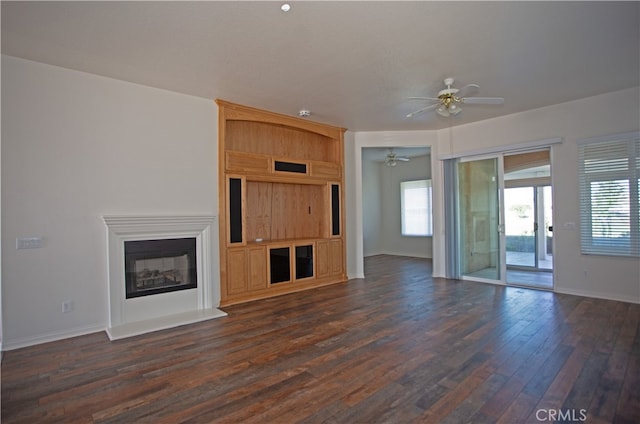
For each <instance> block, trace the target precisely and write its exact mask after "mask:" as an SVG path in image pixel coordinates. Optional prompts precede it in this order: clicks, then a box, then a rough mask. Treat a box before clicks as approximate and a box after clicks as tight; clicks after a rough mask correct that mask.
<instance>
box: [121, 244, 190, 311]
mask: <svg viewBox="0 0 640 424" xmlns="http://www.w3.org/2000/svg"><path fill="white" fill-rule="evenodd" d="M124 263H125V286H126V298H127V299H131V298H134V297H141V296H149V295H153V294H159V293H168V292H173V291H178V290H188V289H195V288H196V287H198V273H197V264H196V239H195V237H191V238H179V239H163V240H136V241H125V243H124Z"/></svg>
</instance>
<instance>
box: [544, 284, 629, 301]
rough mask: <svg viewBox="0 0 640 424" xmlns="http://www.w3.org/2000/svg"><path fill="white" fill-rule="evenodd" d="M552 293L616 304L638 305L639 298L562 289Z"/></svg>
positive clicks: (555, 289) (556, 289)
mask: <svg viewBox="0 0 640 424" xmlns="http://www.w3.org/2000/svg"><path fill="white" fill-rule="evenodd" d="M553 291H554V292H555V293H558V294H570V295H573V296H582V297H592V298H595V299H604V300H615V301H617V302H626V303H635V304H640V298H636V299H634V298H633V297H627V296H616V295H613V296H612V295H609V294H603V293H599V292H592V291H589V290H571V289H563V288H559V287H555V288H554V290H553Z"/></svg>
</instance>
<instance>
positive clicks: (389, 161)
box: [384, 149, 410, 166]
mask: <svg viewBox="0 0 640 424" xmlns="http://www.w3.org/2000/svg"><path fill="white" fill-rule="evenodd" d="M409 161H410V159H409V158H408V157H404V156H398V155H397V154H395V153H394V152H393V149H389V153H388V154H387V158H386V160H385V161H384V164H385V165H387V166H396V165H397V164H398V162H409Z"/></svg>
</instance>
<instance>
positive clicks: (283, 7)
mask: <svg viewBox="0 0 640 424" xmlns="http://www.w3.org/2000/svg"><path fill="white" fill-rule="evenodd" d="M280 10H282V11H283V12H288V11H290V10H291V5H290V4H289V3H284V4H283V5H282V6H280Z"/></svg>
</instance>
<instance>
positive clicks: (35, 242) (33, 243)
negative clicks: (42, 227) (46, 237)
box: [16, 237, 42, 249]
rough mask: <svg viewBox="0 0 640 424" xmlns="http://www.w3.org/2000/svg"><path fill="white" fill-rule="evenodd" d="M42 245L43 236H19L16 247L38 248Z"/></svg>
mask: <svg viewBox="0 0 640 424" xmlns="http://www.w3.org/2000/svg"><path fill="white" fill-rule="evenodd" d="M40 247H42V237H18V238H17V239H16V249H38V248H40Z"/></svg>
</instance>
